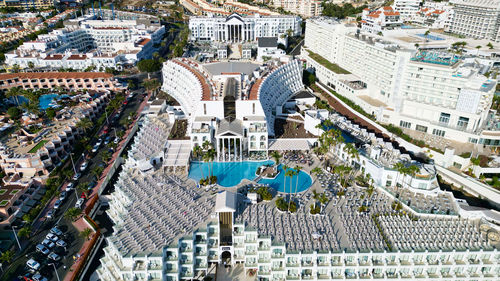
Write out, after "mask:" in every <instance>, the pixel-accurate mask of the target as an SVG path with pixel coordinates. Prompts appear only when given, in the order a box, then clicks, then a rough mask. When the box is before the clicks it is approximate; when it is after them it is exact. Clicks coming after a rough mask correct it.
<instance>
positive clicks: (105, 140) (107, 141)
mask: <svg viewBox="0 0 500 281" xmlns="http://www.w3.org/2000/svg"><path fill="white" fill-rule="evenodd" d="M110 141H111V137H110V136H107V137H106V138H105V139H104V144H108V143H109V142H110Z"/></svg>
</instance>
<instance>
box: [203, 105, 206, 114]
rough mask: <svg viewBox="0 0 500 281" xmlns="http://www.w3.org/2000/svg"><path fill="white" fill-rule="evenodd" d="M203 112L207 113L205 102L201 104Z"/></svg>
mask: <svg viewBox="0 0 500 281" xmlns="http://www.w3.org/2000/svg"><path fill="white" fill-rule="evenodd" d="M203 114H204V115H207V104H206V103H204V104H203Z"/></svg>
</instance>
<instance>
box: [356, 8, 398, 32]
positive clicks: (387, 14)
mask: <svg viewBox="0 0 500 281" xmlns="http://www.w3.org/2000/svg"><path fill="white" fill-rule="evenodd" d="M402 25H403V21H402V19H401V15H400V13H399V12H398V11H395V10H393V9H392V7H389V6H386V7H381V8H379V9H377V10H370V9H368V8H366V9H364V10H363V13H362V16H361V29H362V30H363V31H365V32H370V33H379V32H382V31H384V30H393V29H399V28H401V26H402Z"/></svg>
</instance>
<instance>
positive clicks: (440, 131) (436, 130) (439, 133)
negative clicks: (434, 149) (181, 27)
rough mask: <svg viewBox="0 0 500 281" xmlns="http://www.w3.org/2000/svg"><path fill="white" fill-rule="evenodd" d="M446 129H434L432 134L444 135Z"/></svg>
mask: <svg viewBox="0 0 500 281" xmlns="http://www.w3.org/2000/svg"><path fill="white" fill-rule="evenodd" d="M444 133H445V132H444V131H443V130H439V129H434V130H432V134H433V135H435V136H438V137H444Z"/></svg>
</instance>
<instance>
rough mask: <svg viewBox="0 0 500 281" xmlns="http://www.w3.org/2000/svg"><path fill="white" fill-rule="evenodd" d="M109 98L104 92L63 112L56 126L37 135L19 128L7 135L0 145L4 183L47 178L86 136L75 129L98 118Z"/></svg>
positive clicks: (0, 160) (0, 165)
mask: <svg viewBox="0 0 500 281" xmlns="http://www.w3.org/2000/svg"><path fill="white" fill-rule="evenodd" d="M110 95H111V93H110V92H103V93H100V94H98V96H96V97H94V98H93V99H91V101H90V102H85V103H80V104H79V105H77V106H75V107H72V108H68V109H63V110H61V113H60V115H59V116H58V117H57V120H56V121H55V122H54V124H52V125H50V126H48V127H46V128H44V129H42V130H40V131H38V132H36V133H31V132H30V131H29V130H25V129H20V130H18V131H17V132H14V133H12V134H11V135H10V136H4V137H3V138H2V141H1V143H0V167H1V168H2V170H3V171H4V172H5V174H6V175H7V176H6V177H5V178H4V179H3V181H4V183H6V184H18V183H19V182H20V181H21V182H22V181H29V180H30V179H32V178H39V179H45V177H46V176H47V175H48V174H49V173H50V171H51V170H52V169H53V168H54V167H55V165H56V164H57V163H59V162H61V160H62V159H64V158H65V157H67V155H68V153H69V152H71V150H72V149H73V147H74V145H75V144H76V143H77V140H78V137H79V136H81V135H82V134H83V133H84V132H83V130H82V129H79V128H77V127H76V124H77V123H78V121H79V120H81V119H83V118H89V119H90V120H95V119H97V117H98V116H99V115H100V112H102V110H104V108H105V106H106V104H107V102H108V100H109V97H110ZM89 98H90V97H89Z"/></svg>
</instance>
